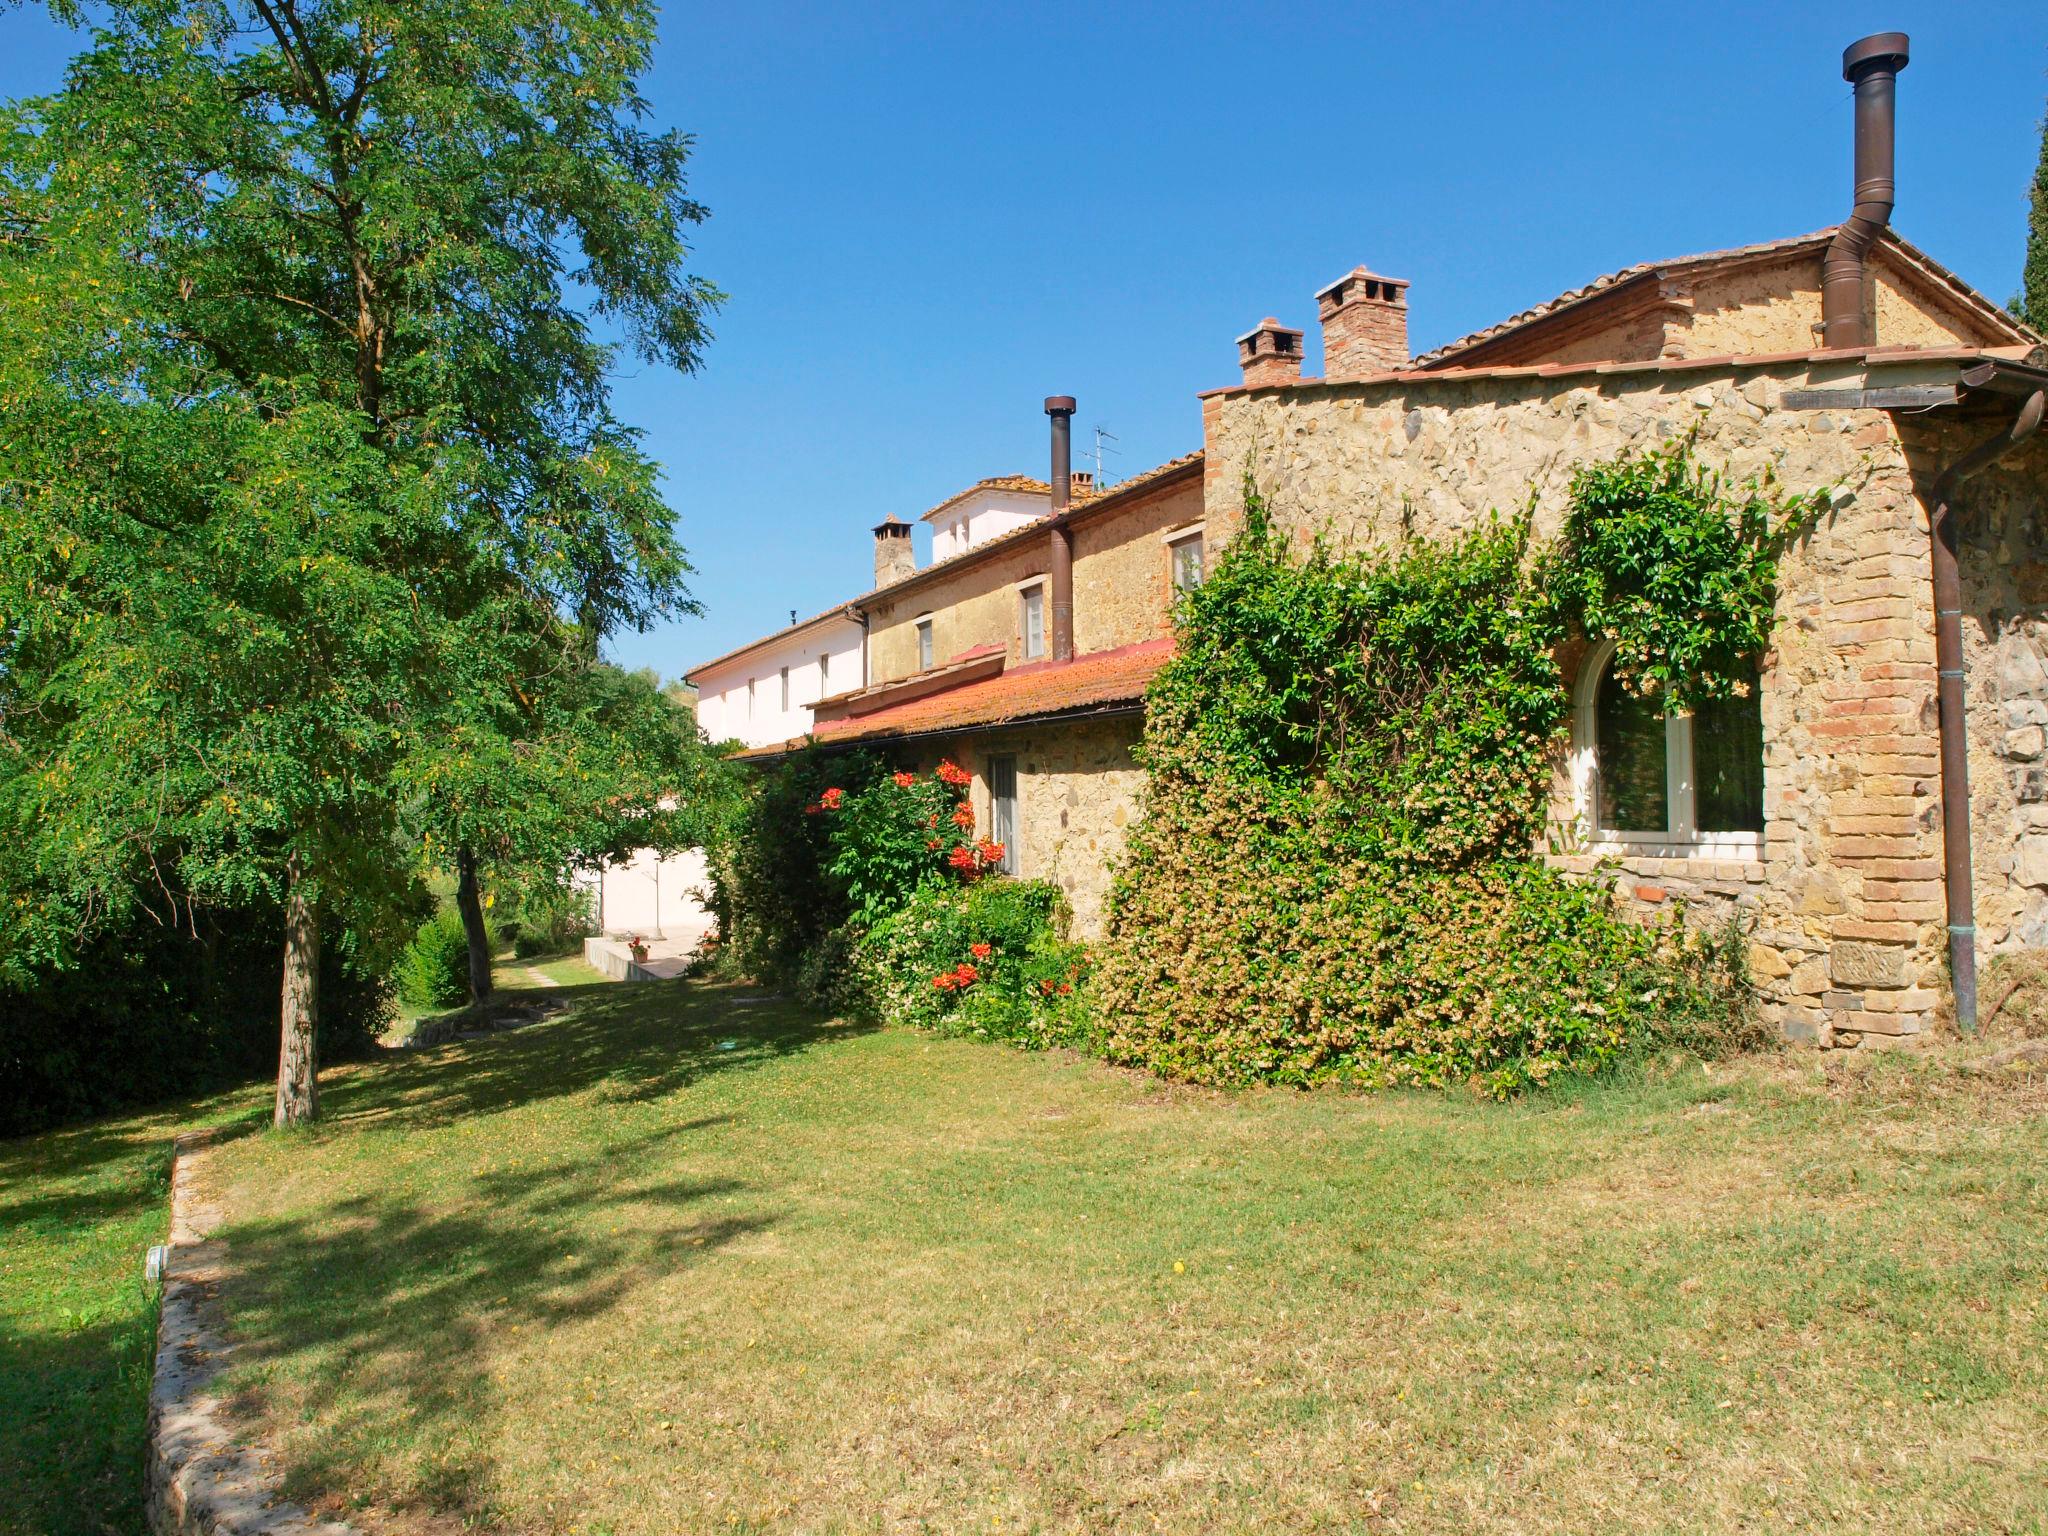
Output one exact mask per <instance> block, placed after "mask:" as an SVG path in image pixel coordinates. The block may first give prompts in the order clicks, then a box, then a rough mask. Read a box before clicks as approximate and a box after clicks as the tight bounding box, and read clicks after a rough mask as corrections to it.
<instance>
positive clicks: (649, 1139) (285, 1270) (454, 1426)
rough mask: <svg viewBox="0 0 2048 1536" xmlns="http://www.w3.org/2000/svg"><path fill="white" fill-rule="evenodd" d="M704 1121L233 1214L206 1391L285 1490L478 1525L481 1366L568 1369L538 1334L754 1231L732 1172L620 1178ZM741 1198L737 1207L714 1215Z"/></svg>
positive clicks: (487, 1468)
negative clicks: (411, 1184)
mask: <svg viewBox="0 0 2048 1536" xmlns="http://www.w3.org/2000/svg"><path fill="white" fill-rule="evenodd" d="M717 1118H718V1117H712V1118H711V1119H707V1120H699V1121H694V1122H690V1123H688V1124H684V1125H675V1126H666V1127H662V1128H659V1129H657V1130H655V1131H652V1132H650V1133H648V1134H647V1135H644V1136H640V1137H635V1138H632V1139H630V1140H627V1141H623V1142H617V1141H615V1142H612V1143H610V1144H608V1145H607V1146H604V1147H602V1148H598V1149H595V1150H592V1151H590V1152H588V1153H586V1154H580V1155H577V1156H573V1157H564V1158H559V1159H556V1160H554V1161H553V1162H549V1163H543V1164H541V1165H540V1166H536V1167H532V1168H520V1169H516V1170H509V1171H501V1172H491V1173H486V1174H483V1175H481V1176H479V1177H477V1178H475V1179H474V1180H472V1181H470V1188H469V1190H467V1191H465V1192H464V1197H463V1200H462V1203H461V1204H460V1205H459V1206H457V1207H454V1208H449V1207H446V1206H435V1205H432V1204H429V1203H427V1202H425V1201H422V1200H419V1199H415V1198H409V1197H406V1196H403V1195H400V1194H396V1193H392V1192H389V1191H379V1192H377V1193H373V1194H366V1195H360V1196H356V1197H353V1198H350V1199H347V1200H344V1201H342V1202H340V1203H339V1204H336V1205H331V1206H323V1207H320V1208H319V1209H317V1210H315V1211H312V1212H308V1213H305V1214H301V1215H293V1216H289V1217H280V1218H274V1219H264V1220H255V1221H248V1222H240V1223H236V1224H235V1225H233V1226H232V1227H231V1228H230V1229H229V1231H228V1232H227V1233H226V1234H225V1235H226V1237H227V1239H228V1253H229V1263H230V1266H231V1278H230V1280H229V1283H228V1285H227V1287H226V1297H227V1302H226V1305H227V1310H228V1321H229V1323H230V1326H231V1327H232V1329H233V1332H234V1335H235V1337H236V1338H237V1340H238V1341H239V1342H240V1344H241V1345H242V1347H243V1358H242V1360H240V1361H239V1362H238V1363H237V1365H236V1367H235V1369H234V1371H233V1372H232V1373H231V1375H230V1377H229V1378H228V1380H227V1381H226V1382H225V1383H224V1385H225V1386H227V1387H228V1388H229V1389H230V1390H231V1391H232V1390H236V1389H239V1395H238V1396H237V1398H236V1401H237V1404H238V1406H240V1407H241V1408H242V1409H243V1410H244V1411H253V1412H257V1413H260V1414H262V1415H263V1416H265V1417H266V1418H268V1419H269V1420H270V1422H271V1423H272V1424H273V1425H275V1426H277V1427H278V1428H280V1429H282V1430H284V1431H285V1446H284V1448H285V1460H286V1465H287V1469H288V1474H287V1475H288V1481H287V1489H286V1491H287V1493H288V1495H290V1496H292V1497H295V1498H300V1499H305V1500H310V1501H315V1502H321V1501H324V1502H326V1503H327V1504H328V1505H329V1506H330V1507H340V1506H342V1505H343V1502H344V1500H343V1494H344V1491H345V1490H355V1491H357V1492H362V1491H371V1492H374V1493H375V1494H376V1495H377V1496H378V1497H379V1498H380V1499H382V1500H388V1501H389V1502H391V1503H392V1504H394V1505H396V1506H398V1507H414V1508H419V1509H421V1510H423V1511H431V1512H433V1513H434V1514H438V1515H444V1516H454V1517H458V1518H460V1519H462V1520H465V1521H470V1522H481V1523H483V1524H485V1525H486V1526H490V1525H492V1524H494V1523H495V1521H496V1519H497V1518H498V1512H497V1511H496V1510H495V1509H494V1507H493V1502H494V1501H493V1486H494V1481H495V1468H496V1454H495V1449H494V1440H495V1423H494V1420H495V1415H496V1413H497V1411H498V1409H499V1406H500V1394H499V1392H498V1390H497V1388H496V1386H495V1384H494V1381H493V1372H494V1370H496V1371H498V1372H500V1373H509V1372H521V1373H524V1372H527V1371H529V1370H531V1371H533V1372H536V1373H538V1374H540V1375H541V1376H543V1377H545V1376H546V1375H547V1374H548V1373H549V1372H560V1371H563V1370H564V1369H574V1367H573V1366H570V1367H565V1366H564V1365H563V1363H562V1362H561V1361H560V1360H559V1359H558V1358H555V1357H553V1356H551V1355H550V1352H549V1350H548V1343H549V1340H548V1335H549V1332H550V1331H551V1330H553V1329H556V1328H559V1327H561V1326H563V1325H565V1324H570V1323H574V1322H578V1321H582V1320H585V1319H589V1318H592V1317H596V1316H599V1315H601V1314H603V1313H605V1312H607V1311H609V1310H611V1309H612V1308H614V1307H616V1306H618V1305H619V1304H620V1302H621V1301H623V1300H625V1299H626V1298H627V1297H629V1296H631V1295H632V1294H633V1293H634V1292H636V1291H637V1290H639V1289H640V1288H641V1287H643V1286H645V1285H647V1284H649V1283H651V1282H653V1281H656V1280H663V1279H667V1278H670V1277H672V1276H674V1275H675V1274H677V1273H678V1272H681V1271H684V1270H687V1269H689V1268H690V1267H692V1266H694V1265H695V1264H697V1263H699V1262H700V1261H702V1260H703V1259H705V1258H706V1257H708V1256H710V1255H712V1254H714V1253H716V1252H717V1251H718V1250H719V1249H721V1248H723V1247H724V1246H726V1245H727V1244H729V1243H731V1242H733V1241H735V1240H737V1239H739V1238H743V1237H745V1236H748V1235H749V1234H752V1233H755V1232H759V1231H762V1230H764V1229H765V1228H767V1227H769V1226H770V1225H772V1224H773V1216H772V1215H771V1214H770V1213H767V1212H764V1211H763V1210H762V1209H761V1207H760V1202H759V1199H758V1193H759V1192H758V1191H757V1190H754V1189H753V1188H752V1187H751V1186H749V1185H747V1184H744V1183H742V1182H740V1181H737V1180H732V1179H689V1178H681V1179H662V1178H660V1177H658V1176H657V1177H655V1178H653V1179H651V1180H646V1181H635V1180H632V1179H631V1178H627V1179H625V1180H622V1179H621V1178H620V1170H621V1169H622V1168H631V1167H635V1166H646V1159H645V1158H644V1156H643V1154H645V1153H647V1152H649V1151H651V1150H652V1149H653V1148H654V1146H655V1145H656V1144H658V1143H660V1142H664V1141H666V1140H668V1139H670V1138H672V1137H674V1136H677V1135H681V1134H684V1133H686V1132H688V1131H691V1130H696V1129H702V1128H705V1127H707V1126H709V1125H711V1124H713V1123H716V1120H717ZM749 1195H754V1196H756V1197H757V1198H755V1199H753V1200H751V1201H750V1202H749V1204H750V1205H751V1206H752V1209H750V1210H744V1211H742V1212H741V1213H737V1214H723V1211H725V1210H726V1209H728V1208H729V1206H728V1204H727V1202H729V1200H730V1199H731V1198H732V1197H734V1196H739V1197H742V1198H744V1197H747V1196H749ZM713 1202H717V1203H718V1205H717V1208H716V1209H714V1208H713V1207H712V1203H713ZM628 1208H630V1210H628ZM577 1385H578V1382H577V1379H576V1378H573V1377H564V1378H563V1380H562V1383H561V1388H562V1392H563V1393H564V1394H566V1393H568V1392H569V1391H570V1390H572V1389H573V1388H575V1387H576V1386H577ZM294 1426H298V1427H299V1429H300V1432H299V1433H296V1434H294V1433H292V1430H293V1428H294Z"/></svg>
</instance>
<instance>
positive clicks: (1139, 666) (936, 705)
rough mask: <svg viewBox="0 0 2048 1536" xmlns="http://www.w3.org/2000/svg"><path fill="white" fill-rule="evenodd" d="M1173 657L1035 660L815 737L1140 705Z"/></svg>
mask: <svg viewBox="0 0 2048 1536" xmlns="http://www.w3.org/2000/svg"><path fill="white" fill-rule="evenodd" d="M1172 656H1173V640H1172V639H1171V638H1170V637H1169V638H1165V639H1160V640H1147V641H1145V642H1143V643H1142V644H1139V645H1126V646H1120V647H1118V648H1117V649H1116V650H1113V651H1097V652H1095V653H1094V654H1093V655H1089V656H1077V657H1075V658H1074V659H1073V660H1072V661H1034V662H1031V663H1029V664H1027V665H1025V666H1021V667H1015V668H1012V669H1010V670H1008V671H1005V672H1003V673H1001V674H1000V675H999V676H996V677H990V678H984V679H982V680H981V681H979V682H972V683H967V684H964V685H962V686H961V687H958V688H949V689H947V690H946V691H945V692H943V693H934V694H927V695H926V696H925V697H923V698H917V699H910V700H907V701H906V702H904V703H901V704H891V705H889V706H888V707H887V708H884V709H878V710H875V711H874V712H872V713H871V714H865V715H857V716H853V717H851V718H848V719H845V720H822V721H820V722H819V723H818V725H817V728H816V730H815V731H814V733H813V735H814V738H815V739H816V740H817V741H818V742H819V744H820V745H824V746H833V745H840V744H846V743H851V742H856V741H887V740H891V739H901V738H903V737H907V736H930V735H935V734H943V733H950V732H953V731H971V730H981V729H986V728H988V727H990V726H997V725H1014V724H1017V723H1019V722H1022V721H1025V720H1040V719H1045V718H1047V717H1049V716H1057V715H1069V714H1077V713H1084V712H1092V711H1097V710H1103V709H1108V708H1113V707H1115V706H1118V705H1132V706H1135V705H1138V704H1139V703H1140V702H1141V701H1142V700H1143V699H1144V697H1145V688H1146V686H1147V685H1148V684H1149V683H1150V682H1151V681H1152V678H1153V675H1154V674H1155V673H1157V672H1158V670H1159V669H1160V668H1161V667H1163V666H1165V665H1166V663H1167V661H1168V660H1169V659H1171V657H1172ZM802 745H803V742H802V740H801V739H799V740H796V741H791V742H787V743H784V744H783V745H782V746H770V747H754V748H751V749H749V750H748V751H746V752H743V753H741V754H740V756H742V757H775V756H779V755H780V754H781V753H783V752H787V751H790V750H793V749H794V748H796V747H800V746H802Z"/></svg>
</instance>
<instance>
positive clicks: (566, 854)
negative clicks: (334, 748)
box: [407, 631, 720, 1001]
mask: <svg viewBox="0 0 2048 1536" xmlns="http://www.w3.org/2000/svg"><path fill="white" fill-rule="evenodd" d="M545 638H546V640H547V641H548V642H549V643H543V644H538V645H529V646H525V647H518V648H514V649H515V650H517V651H519V652H520V653H521V654H519V655H518V658H517V660H516V661H512V660H511V659H510V658H506V657H504V656H503V655H502V654H493V653H492V652H491V651H488V650H485V649H483V648H481V647H479V648H478V649H476V650H473V651H472V652H471V653H470V655H469V657H468V664H470V665H476V664H477V661H478V658H479V657H486V656H488V657H490V658H491V659H489V660H488V661H485V662H484V663H483V668H482V671H483V675H482V676H480V677H479V678H478V679H477V683H478V686H476V687H475V688H473V689H465V690H459V691H457V692H456V693H454V694H452V695H451V697H455V698H460V699H462V700H464V701H465V702H464V705H463V707H462V709H461V711H460V714H459V717H451V718H450V720H449V722H448V724H447V728H446V729H444V730H441V731H437V732H435V733H433V734H432V735H431V736H428V737H426V738H423V739H422V740H421V742H420V743H419V747H418V749H417V752H416V753H415V755H414V757H413V759H412V761H411V762H409V763H408V765H407V773H408V776H409V777H410V778H411V779H412V780H413V782H414V783H416V784H417V785H418V786H419V789H420V791H421V792H420V794H419V796H418V798H417V799H416V801H415V802H414V803H413V804H412V806H411V807H410V809H409V814H408V818H407V819H408V821H409V823H411V824H412V825H414V826H415V827H417V828H418V829H419V835H420V838H421V842H422V851H423V852H424V853H425V854H426V855H427V858H428V860H429V861H432V862H439V863H450V862H452V864H453V866H454V869H455V872H456V877H457V878H456V891H455V895H456V908H457V910H458V911H459V912H460V913H461V915H462V921H463V927H464V930H465V932H466V934H467V936H468V941H469V990H470V996H471V997H472V998H473V999H475V1000H478V1001H481V1000H482V999H483V998H485V997H487V996H488V995H489V994H490V991H491V955H490V948H489V941H488V929H487V928H486V926H485V921H484V910H483V903H482V890H483V885H484V883H485V881H486V879H487V877H489V876H491V875H493V874H495V875H498V876H506V877H511V878H512V879H514V880H516V881H518V882H519V883H522V884H531V883H533V882H535V881H545V880H547V879H549V878H551V877H556V878H558V877H560V876H561V875H563V874H565V873H566V872H567V871H569V870H572V869H577V868H584V869H590V868H596V867H599V866H600V865H602V864H603V863H604V862H605V861H606V860H608V859H613V858H618V857H621V856H624V855H626V854H628V853H630V852H632V851H633V850H635V849H639V848H647V847H651V848H654V849H656V850H657V851H659V852H662V853H668V852H672V851H674V850H675V849H677V848H682V847H687V846H689V845H691V844H693V843H698V842H701V841H703V839H704V836H705V834H706V829H707V819H708V818H709V817H711V816H712V815H713V814H714V801H715V799H716V796H717V794H718V792H719V791H718V787H717V786H718V783H719V782H720V781H719V780H718V778H717V775H716V770H715V767H714V765H715V763H716V761H717V760H716V759H715V758H714V757H713V756H712V754H711V753H710V752H709V751H708V750H706V749H705V748H704V746H703V745H702V744H701V743H700V739H699V736H698V732H697V722H696V717H695V716H694V715H692V714H691V712H690V711H689V710H688V709H686V708H684V707H683V706H682V705H681V704H678V703H677V702H676V701H675V700H673V699H671V698H668V697H667V696H665V695H664V694H663V693H662V692H661V691H660V690H659V688H657V687H656V686H655V683H654V682H653V681H652V680H651V679H650V678H649V677H647V676H646V675H644V674H642V673H634V672H624V671H621V670H620V669H618V668H617V667H612V666H608V665H606V664H604V663H602V662H599V661H596V660H594V659H593V658H591V657H589V656H588V654H587V653H586V652H584V651H583V650H582V648H581V647H580V646H579V645H578V644H577V643H576V642H577V641H578V640H579V639H580V638H581V637H580V635H579V634H577V633H576V632H574V631H567V632H555V633H551V634H550V635H548V636H547V637H545ZM493 669H495V670H493ZM508 671H509V672H510V673H511V674H512V675H516V676H518V678H519V682H518V683H517V685H516V686H515V687H513V688H512V689H510V690H502V691H498V690H493V689H492V688H491V687H490V686H489V683H490V680H491V678H492V677H493V676H496V675H503V674H505V673H506V672H508Z"/></svg>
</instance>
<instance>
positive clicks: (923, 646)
mask: <svg viewBox="0 0 2048 1536" xmlns="http://www.w3.org/2000/svg"><path fill="white" fill-rule="evenodd" d="M935 630H936V626H935V625H934V624H933V623H932V615H931V614H929V613H928V614H926V615H925V616H924V617H923V618H921V619H916V620H913V621H912V623H911V632H912V633H913V634H915V635H916V636H917V670H918V671H920V672H929V671H930V670H931V669H932V668H933V667H935V666H937V665H938V664H939V641H938V635H937V634H936V633H935Z"/></svg>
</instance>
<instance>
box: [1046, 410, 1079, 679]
mask: <svg viewBox="0 0 2048 1536" xmlns="http://www.w3.org/2000/svg"><path fill="white" fill-rule="evenodd" d="M1045 414H1046V415H1048V416H1050V417H1051V418H1052V516H1053V523H1052V531H1051V535H1050V538H1051V541H1052V545H1051V549H1050V551H1049V553H1048V557H1047V561H1046V567H1047V571H1046V585H1047V586H1048V587H1050V588H1051V589H1052V590H1051V593H1050V598H1051V602H1050V604H1049V606H1050V607H1051V609H1052V614H1051V622H1052V646H1051V651H1052V659H1053V660H1054V661H1072V660H1073V659H1074V536H1073V534H1072V533H1071V532H1070V531H1068V528H1067V524H1066V516H1067V510H1068V508H1069V507H1070V506H1071V505H1072V503H1073V494H1074V492H1073V470H1074V463H1073V459H1074V397H1073V396H1072V395H1051V396H1048V397H1047V399H1046V402H1045Z"/></svg>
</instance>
